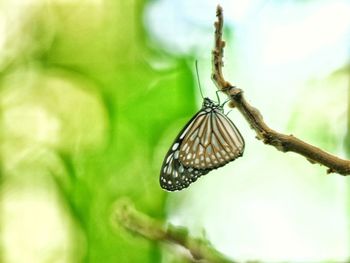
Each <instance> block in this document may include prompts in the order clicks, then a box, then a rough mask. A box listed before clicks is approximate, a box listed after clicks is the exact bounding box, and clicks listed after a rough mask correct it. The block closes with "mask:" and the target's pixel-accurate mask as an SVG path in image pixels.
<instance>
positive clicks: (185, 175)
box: [159, 111, 210, 191]
mask: <svg viewBox="0 0 350 263" xmlns="http://www.w3.org/2000/svg"><path fill="white" fill-rule="evenodd" d="M199 116H201V111H199V112H198V113H197V114H196V115H195V116H194V117H193V118H192V119H191V120H190V121H189V122H188V123H187V124H186V125H185V127H184V128H183V129H182V130H181V132H180V133H179V135H178V136H177V138H176V139H175V141H174V143H173V144H172V146H171V148H170V149H169V151H168V153H167V154H166V156H165V158H164V161H163V165H162V167H161V171H160V178H159V182H160V185H161V187H162V188H164V189H166V190H168V191H176V190H181V189H183V188H186V187H188V186H189V185H190V184H191V183H192V182H194V181H196V180H197V178H198V177H200V176H202V175H204V174H207V173H208V172H209V171H210V169H196V168H193V167H186V166H184V165H183V164H182V163H181V162H180V160H179V155H180V147H181V144H182V142H183V140H184V138H185V136H186V134H187V132H188V131H189V130H190V129H191V127H192V126H193V125H194V124H197V122H198V117H199Z"/></svg>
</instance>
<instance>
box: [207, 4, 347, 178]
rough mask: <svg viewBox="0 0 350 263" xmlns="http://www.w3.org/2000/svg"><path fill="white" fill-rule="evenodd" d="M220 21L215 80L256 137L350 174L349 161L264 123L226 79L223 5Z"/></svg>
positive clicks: (217, 24)
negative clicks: (277, 130)
mask: <svg viewBox="0 0 350 263" xmlns="http://www.w3.org/2000/svg"><path fill="white" fill-rule="evenodd" d="M216 16H217V18H218V20H217V21H216V22H215V24H214V26H215V47H214V50H213V53H212V55H213V73H212V79H213V81H214V83H215V85H216V86H217V88H218V89H219V90H221V91H222V92H224V93H226V94H227V96H229V98H230V99H231V102H230V105H231V106H232V107H233V106H234V107H236V108H237V109H238V110H239V111H240V112H241V113H242V115H243V116H244V117H245V119H246V120H247V121H248V123H249V124H250V127H251V128H252V129H253V130H255V132H256V134H257V138H258V139H259V140H262V141H263V142H264V143H265V144H269V145H272V146H274V147H276V148H277V149H278V150H280V151H282V152H295V153H298V154H300V155H302V156H304V157H306V159H307V160H308V161H310V162H311V163H318V164H321V165H324V166H326V167H328V170H327V172H328V173H338V174H341V175H349V174H350V161H348V160H343V159H340V158H338V157H336V156H334V155H331V154H329V153H327V152H325V151H323V150H321V149H319V148H317V147H315V146H313V145H310V144H308V143H306V142H304V141H302V140H300V139H298V138H296V137H294V136H293V135H285V134H281V133H278V132H276V131H274V130H273V129H271V128H270V127H269V126H267V124H266V123H265V122H264V120H263V117H262V115H261V114H260V112H259V111H258V110H257V109H256V108H254V107H252V106H251V105H250V104H249V103H248V102H247V101H246V100H245V98H244V96H243V91H242V90H241V89H238V88H236V87H235V86H233V85H232V84H230V83H229V82H228V81H226V80H225V78H224V77H223V74H222V67H223V60H222V59H223V56H224V46H225V42H224V41H223V40H222V27H223V14H222V8H221V7H220V6H218V7H217V14H216Z"/></svg>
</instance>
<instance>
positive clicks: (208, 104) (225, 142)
mask: <svg viewBox="0 0 350 263" xmlns="http://www.w3.org/2000/svg"><path fill="white" fill-rule="evenodd" d="M243 151H244V140H243V138H242V135H241V134H240V133H239V131H238V129H237V128H236V126H235V125H234V124H233V122H232V121H231V120H230V119H229V118H228V117H227V116H226V115H224V114H223V113H222V108H221V107H220V106H218V105H215V104H214V103H213V102H212V101H211V100H210V99H204V103H203V107H202V109H201V110H200V111H199V112H198V113H197V114H196V115H195V116H194V117H193V118H192V119H191V120H190V121H189V122H188V123H187V124H186V125H185V127H184V128H183V129H182V130H181V132H180V133H179V135H178V136H177V138H176V139H175V141H174V143H173V144H172V146H171V148H170V149H169V151H168V153H167V154H166V156H165V158H164V161H163V165H162V167H161V171H160V180H159V181H160V185H161V187H162V188H164V189H166V190H169V191H176V190H181V189H183V188H186V187H188V186H189V185H190V184H191V183H192V182H194V181H196V180H197V179H198V178H199V177H200V176H202V175H205V174H207V173H209V172H210V171H211V170H213V169H216V168H219V167H221V166H224V165H225V164H227V163H228V162H231V161H233V160H234V159H236V158H238V157H239V156H241V155H242V154H243Z"/></svg>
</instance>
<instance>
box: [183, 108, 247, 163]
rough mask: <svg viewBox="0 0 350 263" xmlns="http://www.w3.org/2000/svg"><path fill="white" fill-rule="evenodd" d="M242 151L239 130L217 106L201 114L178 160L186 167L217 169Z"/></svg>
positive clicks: (242, 146) (186, 136)
mask: <svg viewBox="0 0 350 263" xmlns="http://www.w3.org/2000/svg"><path fill="white" fill-rule="evenodd" d="M243 151H244V140H243V138H242V136H241V134H240V133H239V131H238V129H237V128H236V126H235V125H234V124H233V122H232V121H231V120H230V119H229V118H228V117H227V116H226V115H224V114H222V113H221V112H220V111H219V110H218V109H215V110H212V111H210V112H208V111H202V112H201V113H199V114H198V116H197V118H196V119H195V120H194V123H193V124H192V125H191V127H189V130H188V132H187V133H186V135H185V137H184V139H183V142H182V144H181V146H180V151H179V159H180V162H181V163H182V164H183V165H184V166H186V167H193V168H195V169H215V168H218V167H221V166H223V165H225V164H227V163H228V162H231V161H233V160H234V159H236V158H238V157H240V156H241V155H242V154H243Z"/></svg>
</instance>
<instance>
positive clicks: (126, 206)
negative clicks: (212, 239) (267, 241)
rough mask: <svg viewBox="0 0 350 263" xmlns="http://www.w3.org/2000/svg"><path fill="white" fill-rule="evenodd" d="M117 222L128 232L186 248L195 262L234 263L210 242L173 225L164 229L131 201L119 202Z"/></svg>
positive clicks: (160, 223)
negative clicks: (138, 209)
mask: <svg viewBox="0 0 350 263" xmlns="http://www.w3.org/2000/svg"><path fill="white" fill-rule="evenodd" d="M116 220H117V222H118V223H119V225H121V226H122V227H123V228H125V229H126V230H128V231H130V232H132V233H135V234H137V235H140V236H142V237H144V238H146V239H148V240H153V241H160V242H167V243H172V244H177V245H180V246H182V247H184V248H186V249H187V250H188V251H189V252H190V253H191V255H192V257H193V259H194V260H204V262H208V263H234V262H233V261H231V260H229V259H227V258H226V257H225V256H224V255H222V254H220V253H219V252H218V251H216V250H215V249H214V248H213V247H212V246H210V244H209V242H208V241H206V240H203V239H198V238H193V237H190V236H189V235H188V232H187V229H185V228H183V227H175V226H172V225H168V226H167V227H164V223H163V222H160V221H157V220H155V219H153V218H151V217H149V216H148V215H146V214H143V213H141V212H139V211H137V210H136V209H135V208H134V206H133V205H132V203H131V202H130V201H127V200H120V201H118V202H117V205H116Z"/></svg>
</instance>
